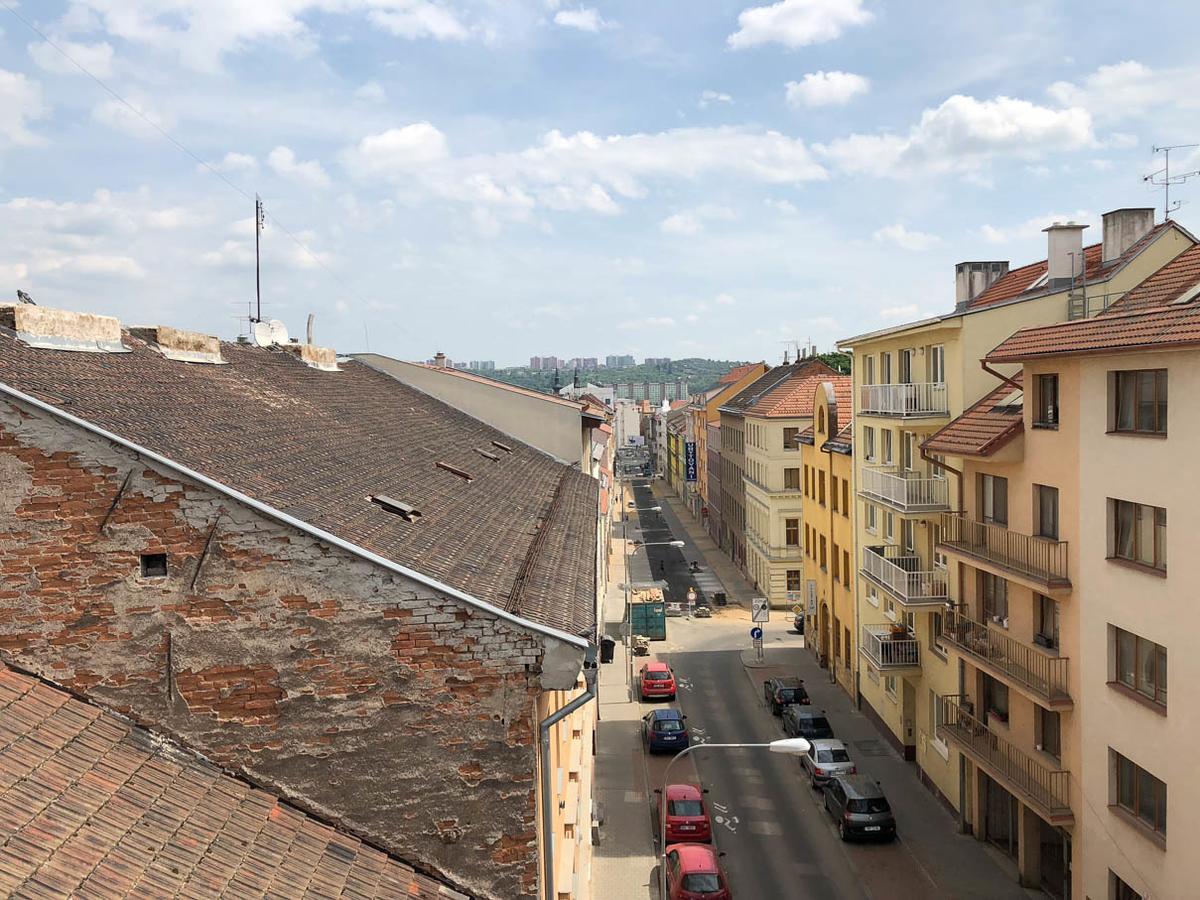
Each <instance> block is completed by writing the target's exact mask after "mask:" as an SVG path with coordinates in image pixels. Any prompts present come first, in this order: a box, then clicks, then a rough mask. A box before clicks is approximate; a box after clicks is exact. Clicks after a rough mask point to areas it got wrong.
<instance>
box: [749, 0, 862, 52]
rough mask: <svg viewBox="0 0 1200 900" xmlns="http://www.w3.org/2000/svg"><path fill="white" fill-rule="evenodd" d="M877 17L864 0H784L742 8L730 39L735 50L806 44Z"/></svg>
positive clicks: (794, 46)
mask: <svg viewBox="0 0 1200 900" xmlns="http://www.w3.org/2000/svg"><path fill="white" fill-rule="evenodd" d="M873 18H874V16H873V15H872V14H871V13H870V12H868V11H867V10H865V9H863V8H862V0H780V2H778V3H775V4H772V5H771V6H755V7H751V8H749V9H744V10H742V12H741V14H740V15H739V16H738V30H737V31H736V32H734V33H733V34H731V35H730V36H729V37H728V39H727V43H728V44H729V46H730V47H732V48H733V49H734V50H743V49H745V48H747V47H756V46H759V45H760V44H771V43H776V44H783V45H784V46H785V47H791V48H796V47H806V46H808V45H809V44H821V43H825V42H826V41H832V40H834V39H836V38H838V37H840V36H841V34H842V31H843V30H844V29H845V28H848V27H851V26H855V25H866V24H867V23H868V22H870V21H871V20H872V19H873Z"/></svg>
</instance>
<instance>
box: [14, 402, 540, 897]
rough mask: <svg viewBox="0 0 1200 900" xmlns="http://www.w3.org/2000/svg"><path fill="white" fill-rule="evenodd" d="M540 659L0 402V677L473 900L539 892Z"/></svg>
mask: <svg viewBox="0 0 1200 900" xmlns="http://www.w3.org/2000/svg"><path fill="white" fill-rule="evenodd" d="M154 553H165V554H167V565H168V570H167V575H166V576H165V577H153V576H151V577H146V576H144V575H143V574H142V568H141V562H142V560H141V555H142V554H154ZM547 640H548V639H546V638H543V637H541V636H539V635H537V634H535V633H532V632H529V631H525V630H523V629H520V628H518V627H517V626H515V625H513V624H510V623H508V622H506V621H505V620H502V619H498V618H497V617H495V616H493V615H491V614H488V613H486V612H485V611H482V610H479V609H476V608H473V607H470V606H468V605H467V604H465V603H463V602H461V601H458V600H456V599H454V598H451V597H447V596H444V595H441V594H439V593H438V592H436V591H434V590H432V589H430V588H428V587H426V586H424V585H422V584H420V583H417V582H415V581H410V580H408V579H405V578H403V577H401V576H400V575H398V574H395V573H391V572H389V571H387V570H386V569H384V568H383V567H380V566H377V565H374V564H372V563H370V562H368V561H365V560H362V559H360V558H358V557H356V556H353V555H352V554H350V553H348V552H345V551H343V550H341V549H339V548H337V547H333V546H330V545H328V544H325V543H324V542H322V541H319V540H317V539H315V538H313V537H311V536H309V535H307V534H305V533H303V532H301V531H299V530H297V529H294V528H291V527H289V526H286V525H284V524H282V523H279V522H277V521H275V520H273V519H270V518H268V517H266V516H263V515H260V514H258V513H257V512H255V511H254V510H251V509H249V508H247V507H245V506H243V505H241V504H238V503H236V502H234V501H232V500H231V499H229V498H227V497H225V496H224V495H221V494H219V493H217V492H215V491H212V490H210V489H208V488H205V487H203V486H201V485H198V484H194V483H190V482H188V481H185V480H181V479H180V478H179V477H177V476H175V475H174V474H173V473H171V471H170V470H169V469H166V468H165V467H164V468H158V467H156V466H154V465H149V464H147V463H146V462H145V461H144V460H139V459H137V458H136V457H135V455H134V454H133V453H131V452H129V451H127V450H126V449H124V448H121V447H119V446H113V445H112V444H111V443H110V442H107V441H104V440H101V439H99V438H97V437H94V436H92V435H90V434H88V433H87V432H85V431H84V430H83V429H81V428H77V427H75V426H73V425H71V424H69V423H65V422H62V421H61V420H58V419H56V418H55V417H53V416H51V415H49V414H47V413H44V412H41V411H37V410H34V409H24V408H21V407H18V406H16V405H13V404H12V403H9V402H6V401H0V653H2V655H3V658H4V659H5V660H7V661H10V662H12V663H13V664H14V665H17V666H19V667H22V668H25V669H28V670H31V671H34V672H36V673H38V674H40V675H42V676H44V677H46V678H49V679H51V680H53V681H55V682H58V683H60V684H63V685H65V686H67V687H69V688H72V689H74V690H76V691H79V692H82V693H84V694H86V695H88V696H89V697H90V698H92V699H93V700H96V701H98V702H101V703H103V704H106V705H108V706H110V707H113V708H115V709H117V710H119V711H121V712H124V713H126V714H128V715H130V716H132V717H133V718H135V719H136V720H138V721H140V722H142V723H143V724H146V725H148V726H150V727H151V728H154V729H156V730H159V731H162V732H165V733H167V734H170V735H172V736H174V737H176V738H177V739H179V740H180V741H182V742H183V743H185V744H186V745H189V746H191V747H193V748H195V749H197V750H199V751H201V752H202V753H204V754H206V755H208V756H209V757H211V758H212V759H213V760H214V761H216V762H218V763H221V764H223V765H225V766H228V767H230V768H233V769H237V770H241V771H242V772H244V773H245V774H246V775H248V776H249V777H251V778H253V779H254V780H256V781H258V782H259V783H261V784H263V785H264V786H266V787H268V788H270V789H272V790H275V791H277V792H278V793H280V794H282V795H284V796H285V797H288V798H290V799H292V800H293V801H295V802H298V803H300V804H302V805H303V806H305V807H307V808H309V809H312V810H314V811H317V812H319V813H322V814H324V815H326V816H328V817H330V818H332V819H335V820H337V821H339V822H341V823H342V824H343V825H344V826H346V827H348V828H351V829H353V830H355V831H356V832H358V833H360V834H362V835H363V836H365V837H367V838H369V839H371V840H373V841H375V842H377V843H378V844H380V845H381V846H383V847H385V848H387V849H389V850H390V851H392V852H394V853H396V854H397V855H398V856H400V857H402V858H404V859H406V860H408V861H409V862H412V863H413V864H416V865H419V866H421V867H423V868H426V869H428V870H432V871H436V872H439V873H444V874H445V875H446V876H447V877H448V878H449V879H450V880H452V881H454V882H455V883H457V884H458V885H459V886H461V887H462V888H464V889H466V890H469V891H470V892H472V893H475V894H478V895H480V896H489V897H497V898H504V900H509V898H516V897H524V896H533V895H534V894H536V888H537V873H538V858H537V840H536V820H535V814H536V808H535V793H536V784H535V781H536V734H535V732H536V722H535V721H534V715H535V701H536V698H537V695H538V693H539V692H540V690H541V687H540V683H539V675H540V674H541V667H542V664H543V660H544V656H545V651H546V649H547V648H546V646H545V642H546V641H547ZM551 644H552V653H551V655H552V656H553V655H555V654H557V655H561V653H562V649H563V648H562V647H561V646H557V645H555V642H551ZM546 662H547V664H550V663H549V660H546ZM559 665H561V663H559Z"/></svg>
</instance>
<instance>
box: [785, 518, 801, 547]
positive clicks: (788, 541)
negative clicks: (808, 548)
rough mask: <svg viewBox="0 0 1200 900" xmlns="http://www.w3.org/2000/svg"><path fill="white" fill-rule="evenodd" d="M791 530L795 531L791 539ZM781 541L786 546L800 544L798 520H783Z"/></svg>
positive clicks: (797, 545)
mask: <svg viewBox="0 0 1200 900" xmlns="http://www.w3.org/2000/svg"><path fill="white" fill-rule="evenodd" d="M793 531H794V532H795V534H794V537H795V539H794V540H793ZM783 543H784V546H787V547H799V546H800V520H799V519H798V518H797V519H784V520H783Z"/></svg>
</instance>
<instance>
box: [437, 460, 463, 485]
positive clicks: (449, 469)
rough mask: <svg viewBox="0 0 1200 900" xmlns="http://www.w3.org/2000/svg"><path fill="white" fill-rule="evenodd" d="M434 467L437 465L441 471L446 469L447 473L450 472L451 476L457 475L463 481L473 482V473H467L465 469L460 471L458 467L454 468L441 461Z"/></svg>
mask: <svg viewBox="0 0 1200 900" xmlns="http://www.w3.org/2000/svg"><path fill="white" fill-rule="evenodd" d="M434 465H436V466H437V467H438V468H439V469H444V470H445V471H447V472H449V473H450V474H451V475H457V476H458V477H459V478H461V479H463V481H470V480H471V473H470V472H467V471H465V470H463V469H460V468H459V467H458V466H452V465H450V463H448V462H442V461H441V460H439V461H438V462H436V463H435V464H434Z"/></svg>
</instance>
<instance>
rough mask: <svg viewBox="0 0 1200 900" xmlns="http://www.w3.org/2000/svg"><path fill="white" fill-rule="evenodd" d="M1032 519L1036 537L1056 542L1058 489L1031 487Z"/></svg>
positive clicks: (1044, 486) (1042, 485)
mask: <svg viewBox="0 0 1200 900" xmlns="http://www.w3.org/2000/svg"><path fill="white" fill-rule="evenodd" d="M1033 519H1034V521H1035V522H1037V529H1038V530H1037V535H1038V537H1044V538H1053V539H1054V540H1056V541H1057V540H1058V488H1052V487H1047V486H1046V485H1044V484H1035V485H1034V486H1033Z"/></svg>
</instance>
